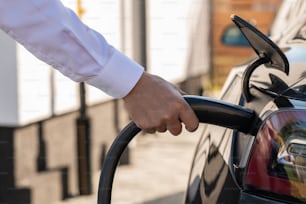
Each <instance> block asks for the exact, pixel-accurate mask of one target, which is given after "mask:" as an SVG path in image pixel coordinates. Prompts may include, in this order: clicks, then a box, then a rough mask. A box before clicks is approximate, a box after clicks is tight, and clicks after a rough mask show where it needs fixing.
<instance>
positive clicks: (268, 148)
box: [244, 109, 306, 201]
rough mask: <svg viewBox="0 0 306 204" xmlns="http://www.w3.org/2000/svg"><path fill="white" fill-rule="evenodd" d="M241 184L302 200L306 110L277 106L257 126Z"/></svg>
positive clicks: (305, 179) (305, 177)
mask: <svg viewBox="0 0 306 204" xmlns="http://www.w3.org/2000/svg"><path fill="white" fill-rule="evenodd" d="M244 181H245V183H244V184H245V188H246V189H253V190H254V189H255V190H256V189H258V190H260V192H272V193H273V194H274V195H286V196H290V197H292V198H296V199H299V200H301V201H306V110H296V109H294V110H280V111H277V112H274V113H272V114H271V115H269V116H268V117H267V118H266V119H265V121H264V122H263V124H262V126H261V127H260V129H259V132H258V135H257V137H256V140H255V143H254V146H253V149H252V152H251V156H250V160H249V163H248V166H247V169H246V174H245V179H244Z"/></svg>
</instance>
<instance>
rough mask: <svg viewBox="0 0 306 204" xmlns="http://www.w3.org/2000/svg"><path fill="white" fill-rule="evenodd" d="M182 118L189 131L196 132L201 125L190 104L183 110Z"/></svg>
mask: <svg viewBox="0 0 306 204" xmlns="http://www.w3.org/2000/svg"><path fill="white" fill-rule="evenodd" d="M180 119H181V121H182V123H184V124H185V128H186V130H188V131H189V132H194V131H195V130H196V129H197V128H198V127H199V119H198V117H197V116H196V114H195V113H194V112H193V110H192V109H191V108H190V106H189V105H187V107H186V108H185V109H184V110H182V111H181V113H180Z"/></svg>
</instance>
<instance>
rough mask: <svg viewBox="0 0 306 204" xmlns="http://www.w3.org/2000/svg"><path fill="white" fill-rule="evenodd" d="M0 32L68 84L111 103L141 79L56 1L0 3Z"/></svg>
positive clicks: (139, 72)
mask: <svg viewBox="0 0 306 204" xmlns="http://www.w3.org/2000/svg"><path fill="white" fill-rule="evenodd" d="M0 28H1V29H3V30H4V31H5V32H7V33H8V34H9V35H10V36H12V37H13V38H14V39H16V40H17V41H18V42H19V43H21V44H23V45H24V46H25V47H26V48H27V49H28V50H29V51H30V52H32V53H33V54H34V55H35V56H36V57H38V58H39V59H41V60H43V61H45V62H46V63H48V64H50V65H52V66H53V67H54V68H56V69H58V70H59V71H60V72H62V73H63V74H64V75H66V76H67V77H69V78H71V79H72V80H74V81H78V82H79V81H86V82H88V83H89V84H91V85H93V86H96V87H97V88H100V89H101V90H103V91H104V92H106V93H107V94H109V95H112V96H114V97H117V98H121V97H123V96H125V95H126V94H127V93H128V92H129V91H130V90H131V89H132V88H133V87H134V85H135V84H136V83H137V81H138V80H139V78H140V76H141V75H142V73H143V69H142V67H140V66H139V65H138V64H136V63H134V62H133V61H131V60H130V59H128V58H126V57H125V56H124V55H122V54H121V53H120V52H118V51H117V50H115V49H114V48H113V47H112V46H110V45H109V44H108V43H107V42H106V40H105V39H104V37H103V36H102V35H100V34H99V33H97V32H95V31H94V30H92V29H90V28H88V27H87V26H86V25H84V24H83V23H82V22H81V21H80V20H79V19H78V17H77V16H76V15H75V13H74V12H72V11H71V10H69V9H67V8H65V7H64V6H63V5H62V3H61V2H60V1H58V0H27V1H25V0H9V1H8V0H0Z"/></svg>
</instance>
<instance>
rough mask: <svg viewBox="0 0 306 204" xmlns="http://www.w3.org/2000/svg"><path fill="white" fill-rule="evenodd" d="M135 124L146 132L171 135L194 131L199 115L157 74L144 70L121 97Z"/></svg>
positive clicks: (174, 88) (176, 90) (175, 89)
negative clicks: (139, 77) (184, 130)
mask: <svg viewBox="0 0 306 204" xmlns="http://www.w3.org/2000/svg"><path fill="white" fill-rule="evenodd" d="M123 100H124V103H125V107H126V109H127V111H128V113H129V115H130V117H131V119H132V120H133V121H134V123H135V124H136V125H137V126H138V127H139V128H141V129H142V130H144V131H145V132H148V133H154V132H156V131H158V132H165V131H167V130H169V131H170V132H171V133H172V134H173V135H178V134H180V133H181V131H182V123H183V124H185V127H186V129H187V130H188V131H190V132H192V131H195V130H196V129H197V127H198V125H199V121H198V118H197V117H196V115H195V113H194V112H193V110H192V109H191V108H190V106H189V105H188V103H187V102H186V101H185V100H184V98H183V97H182V95H181V94H180V91H179V90H178V89H177V88H176V87H174V86H173V85H172V84H170V83H169V82H167V81H165V80H163V79H162V78H160V77H157V76H154V75H151V74H148V73H144V74H143V76H142V77H141V79H140V80H139V81H138V83H137V84H136V86H135V87H134V88H133V90H132V91H131V92H130V93H129V94H128V95H127V96H125V97H124V98H123Z"/></svg>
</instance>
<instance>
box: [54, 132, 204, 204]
mask: <svg viewBox="0 0 306 204" xmlns="http://www.w3.org/2000/svg"><path fill="white" fill-rule="evenodd" d="M200 133H201V130H198V131H197V132H196V133H193V134H190V133H183V135H180V136H178V137H174V136H170V135H168V134H156V135H146V136H142V135H139V136H137V138H136V139H134V141H133V143H132V144H131V148H130V149H131V164H130V165H127V166H120V167H119V168H118V169H117V172H116V177H115V181H114V186H113V195H112V204H180V203H182V199H183V197H184V190H185V188H186V184H187V180H188V172H189V169H190V165H191V159H192V156H193V153H194V149H195V146H196V143H197V141H198V139H199V135H200ZM98 180H99V175H96V181H97V182H98ZM94 185H95V186H97V185H98V183H95V184H94ZM95 191H97V189H96V190H95ZM96 199H97V195H96V194H94V195H92V196H84V197H79V198H74V199H69V200H67V201H64V202H60V203H57V204H89V203H90V204H91V203H92V204H94V203H96Z"/></svg>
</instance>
